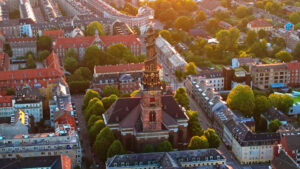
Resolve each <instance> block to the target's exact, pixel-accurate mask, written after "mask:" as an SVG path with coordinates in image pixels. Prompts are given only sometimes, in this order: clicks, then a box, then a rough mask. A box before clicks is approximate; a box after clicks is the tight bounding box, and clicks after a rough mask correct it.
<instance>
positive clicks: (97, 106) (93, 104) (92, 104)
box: [84, 97, 105, 121]
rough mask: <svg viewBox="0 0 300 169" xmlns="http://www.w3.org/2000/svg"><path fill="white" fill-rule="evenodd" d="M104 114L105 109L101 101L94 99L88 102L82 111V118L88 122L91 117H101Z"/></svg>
mask: <svg viewBox="0 0 300 169" xmlns="http://www.w3.org/2000/svg"><path fill="white" fill-rule="evenodd" d="M104 112H105V109H104V106H103V103H102V101H101V100H100V99H99V98H96V97H95V98H93V99H92V100H90V101H89V104H88V106H87V108H86V109H85V110H84V117H85V119H86V120H87V121H88V120H89V118H90V116H91V115H93V114H95V115H102V113H104Z"/></svg>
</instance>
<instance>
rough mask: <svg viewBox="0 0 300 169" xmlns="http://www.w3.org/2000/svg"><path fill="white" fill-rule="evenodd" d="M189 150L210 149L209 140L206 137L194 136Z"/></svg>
mask: <svg viewBox="0 0 300 169" xmlns="http://www.w3.org/2000/svg"><path fill="white" fill-rule="evenodd" d="M188 148H189V149H191V150H195V149H205V148H209V143H208V140H207V138H206V137H205V136H201V137H199V136H194V137H192V138H191V140H190V143H189V144H188Z"/></svg>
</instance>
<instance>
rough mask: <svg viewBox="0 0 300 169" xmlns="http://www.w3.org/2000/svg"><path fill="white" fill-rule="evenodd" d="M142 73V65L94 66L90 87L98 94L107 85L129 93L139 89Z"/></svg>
mask: <svg viewBox="0 0 300 169" xmlns="http://www.w3.org/2000/svg"><path fill="white" fill-rule="evenodd" d="M143 71H144V63H135V64H121V65H106V66H95V68H94V75H93V76H94V78H93V85H92V86H93V88H94V89H96V90H99V91H100V92H101V91H103V89H104V88H105V86H107V85H109V86H115V87H117V88H118V89H119V90H120V91H121V92H122V93H131V92H133V91H134V90H138V89H139V88H140V83H141V80H142V77H143Z"/></svg>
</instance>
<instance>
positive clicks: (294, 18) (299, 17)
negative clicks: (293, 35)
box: [289, 12, 300, 25]
mask: <svg viewBox="0 0 300 169" xmlns="http://www.w3.org/2000/svg"><path fill="white" fill-rule="evenodd" d="M289 20H290V21H291V22H292V23H293V24H295V25H296V24H297V23H300V13H299V12H294V13H292V14H290V16H289Z"/></svg>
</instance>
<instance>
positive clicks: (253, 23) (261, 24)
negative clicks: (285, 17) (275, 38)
mask: <svg viewBox="0 0 300 169" xmlns="http://www.w3.org/2000/svg"><path fill="white" fill-rule="evenodd" d="M249 24H250V25H251V27H254V28H255V27H271V26H272V24H271V23H270V22H268V21H266V20H265V19H261V18H260V19H255V20H253V21H251V22H249Z"/></svg>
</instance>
